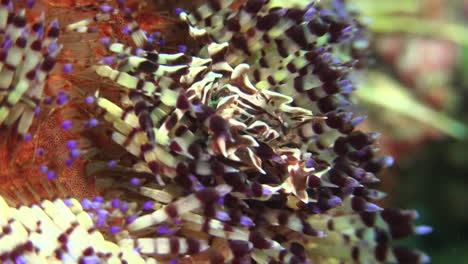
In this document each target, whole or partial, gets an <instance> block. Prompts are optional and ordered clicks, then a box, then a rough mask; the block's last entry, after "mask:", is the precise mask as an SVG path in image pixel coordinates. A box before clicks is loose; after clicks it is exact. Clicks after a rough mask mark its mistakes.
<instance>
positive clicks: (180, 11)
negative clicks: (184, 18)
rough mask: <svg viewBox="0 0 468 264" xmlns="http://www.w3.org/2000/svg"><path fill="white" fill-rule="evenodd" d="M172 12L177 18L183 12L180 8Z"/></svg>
mask: <svg viewBox="0 0 468 264" xmlns="http://www.w3.org/2000/svg"><path fill="white" fill-rule="evenodd" d="M174 12H175V14H176V15H178V16H179V15H180V14H182V13H183V12H184V10H183V9H182V8H176V9H175V10H174Z"/></svg>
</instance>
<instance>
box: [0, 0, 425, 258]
mask: <svg viewBox="0 0 468 264" xmlns="http://www.w3.org/2000/svg"><path fill="white" fill-rule="evenodd" d="M4 2H9V1H4ZM3 8H4V9H3V10H5V8H6V7H5V6H3ZM133 8H134V9H133V10H132V9H131V8H130V7H129V6H128V4H127V5H126V4H125V3H124V1H117V3H114V2H109V3H106V4H103V5H87V6H82V7H80V8H79V9H80V10H86V11H87V12H88V11H89V12H93V13H94V16H93V17H91V18H88V19H85V20H81V21H78V22H76V23H72V24H69V25H67V27H66V31H67V32H68V34H71V33H73V34H84V35H86V34H89V35H93V34H96V32H100V31H99V30H100V29H101V30H102V29H103V28H104V29H106V31H105V33H104V35H105V34H107V33H109V34H110V36H111V37H112V38H109V37H105V38H102V39H100V40H99V42H100V43H101V44H102V46H103V47H102V48H101V49H99V50H98V52H96V53H97V54H96V57H97V59H95V60H94V61H93V62H92V65H89V67H86V68H87V69H92V70H93V71H95V75H94V78H95V79H98V80H100V81H101V84H102V85H99V86H98V87H87V88H83V89H84V90H85V91H84V93H81V94H80V93H76V94H75V93H73V97H75V96H76V97H78V98H79V99H76V98H75V99H73V100H71V101H73V102H74V103H73V102H68V100H69V98H68V95H67V94H66V93H62V95H61V94H58V96H57V104H59V105H61V104H67V105H70V106H71V107H68V108H69V111H68V112H64V116H66V117H67V119H64V120H61V123H60V124H57V125H58V126H60V127H61V128H60V129H61V130H63V132H62V133H66V132H67V131H71V133H78V134H79V135H80V138H79V140H78V141H76V140H73V139H72V140H68V141H67V143H66V147H67V149H68V150H69V154H68V159H67V160H66V164H67V165H72V164H73V163H74V162H84V160H83V158H82V156H85V160H86V163H87V174H88V175H87V176H86V177H95V179H96V185H97V187H98V190H99V192H100V193H101V194H102V195H103V196H104V197H105V199H104V198H100V197H96V198H94V199H83V200H82V201H81V204H80V203H78V201H77V200H75V199H73V198H72V199H64V200H63V199H55V200H53V202H50V201H47V200H46V201H43V202H42V203H41V204H40V206H38V205H33V206H31V207H26V206H22V207H19V209H13V208H9V207H8V205H6V203H2V204H1V206H2V207H3V208H4V210H1V217H2V218H1V219H2V221H3V222H2V226H4V228H3V231H2V232H3V233H2V236H1V237H0V249H1V250H2V251H1V252H0V257H1V259H2V261H12V262H13V261H16V262H18V261H20V260H18V259H24V260H21V261H27V260H30V261H38V262H39V261H40V258H43V259H44V261H49V262H52V261H56V262H58V263H60V261H61V262H64V263H65V262H68V261H70V262H72V263H74V262H76V263H101V262H105V263H119V261H120V263H140V262H141V263H143V262H144V263H177V262H179V263H425V262H428V257H427V256H426V255H424V254H423V253H421V252H419V251H417V250H413V249H408V248H405V247H392V245H391V244H392V241H393V240H396V239H400V238H403V237H406V236H409V235H413V234H425V233H427V232H429V231H430V228H428V227H425V226H419V227H415V226H413V225H412V224H411V221H412V220H414V219H415V218H417V213H416V212H415V211H403V210H397V209H382V208H380V207H378V206H377V205H376V204H374V203H373V202H372V201H373V200H378V199H379V198H381V197H383V194H382V193H380V192H379V191H377V190H374V189H371V188H369V187H368V185H369V184H371V183H374V182H377V181H378V178H377V177H376V175H375V174H376V173H377V172H379V171H380V170H381V169H382V168H384V167H387V166H389V165H391V164H392V162H393V160H392V158H390V157H384V156H379V155H378V154H377V152H378V150H377V148H376V146H375V144H374V143H375V141H376V140H377V138H378V134H377V133H364V132H361V131H359V130H357V129H355V127H356V126H357V125H358V124H359V123H360V122H361V121H362V118H361V117H359V116H357V115H355V114H354V113H353V112H352V111H351V109H352V108H351V107H350V106H351V105H352V102H351V94H352V92H353V91H354V89H355V88H354V83H353V81H352V79H354V76H353V73H354V71H356V67H358V66H363V65H364V64H363V56H364V55H365V47H366V45H365V43H366V40H365V35H366V33H365V27H363V26H362V25H361V24H360V23H359V22H358V21H357V20H356V19H355V18H354V16H353V13H351V12H348V11H347V10H346V9H345V7H344V5H343V2H342V1H331V2H329V3H326V4H316V3H309V4H307V5H299V4H298V5H292V6H288V7H283V6H278V2H276V1H271V2H269V1H263V0H250V1H239V2H233V1H229V0H218V1H217V0H210V1H207V3H206V4H204V5H202V6H201V7H199V8H198V9H196V10H195V11H193V12H188V13H187V12H185V11H184V10H182V9H176V15H177V16H178V17H179V20H180V22H178V23H176V22H173V24H174V25H173V26H174V28H176V27H179V28H181V30H182V31H184V32H186V34H187V35H188V36H187V38H186V42H185V44H186V45H180V46H179V47H178V49H177V51H173V52H168V51H167V52H166V51H164V52H162V51H161V50H162V49H164V42H165V40H166V39H168V38H170V35H171V31H167V32H166V34H163V35H162V34H159V33H158V32H145V31H144V30H142V29H141V28H140V25H139V23H138V21H137V17H138V16H137V15H136V14H135V13H136V12H134V10H135V7H133ZM10 9H11V8H10ZM0 11H2V10H1V9H0ZM0 14H1V13H0ZM0 18H1V16H0ZM140 18H141V17H140ZM114 19H115V20H116V21H118V23H114V24H112V25H109V24H106V23H109V21H114ZM143 20H144V19H143ZM122 21H124V22H123V24H124V26H122V27H121V25H122ZM169 24H170V23H169ZM54 25H55V24H54ZM146 26H147V29H151V28H157V27H150V26H148V24H146ZM116 30H117V31H118V30H121V31H120V32H119V33H116ZM106 32H107V33H106ZM19 34H20V33H19ZM98 34H99V33H98ZM121 34H123V35H124V36H123V37H120V35H121ZM95 42H97V41H95ZM65 48H66V47H65ZM54 54H55V53H54ZM45 56H47V54H46V55H45ZM26 58H27V57H26ZM78 64H79V63H77V65H78ZM78 66H80V65H78ZM63 71H64V72H65V73H66V74H68V73H70V71H72V66H71V65H70V64H65V65H64V68H63ZM73 76H74V77H73ZM78 76H79V74H77V73H75V74H74V75H73V74H72V77H70V78H71V79H70V82H71V83H72V85H79V84H78V83H77V82H75V81H74V80H73V78H77V77H78ZM70 93H72V92H70ZM83 94H87V95H83ZM13 95H14V96H15V97H18V98H22V96H20V94H18V92H17V91H16V90H15V89H13V90H11V91H8V92H7V96H6V97H5V98H9V96H13ZM85 96H86V97H85ZM70 97H72V96H70ZM78 101H81V102H82V105H80V106H76V105H75V104H77V103H76V102H78ZM16 102H17V101H15V103H16ZM73 106H75V107H73ZM0 113H1V112H0ZM4 115H5V116H11V113H10V112H4ZM82 119H83V120H85V122H84V123H78V122H82V121H83V120H82ZM20 124H21V121H20ZM78 124H79V125H78ZM19 127H21V126H18V128H19ZM20 133H22V130H20ZM110 149H112V151H109V150H110ZM64 166H65V165H64ZM39 169H40V170H41V171H42V172H43V173H46V174H47V177H48V178H49V180H50V181H51V182H52V183H53V184H55V185H57V186H58V188H60V186H62V185H64V183H63V180H62V182H61V181H60V179H63V178H60V177H57V175H56V174H55V172H53V173H51V171H49V170H48V168H47V167H40V168H39ZM59 176H60V175H59ZM57 178H58V179H57ZM33 187H34V186H33ZM67 189H69V188H67ZM66 191H67V190H65V192H66ZM8 200H12V199H11V198H10V199H8ZM28 216H30V218H29V217H28ZM33 217H35V218H36V219H37V220H38V221H36V222H34V221H33V220H32V219H33ZM51 220H52V221H51ZM43 225H46V226H47V227H44V228H43ZM86 231H87V234H86ZM13 234H21V236H19V235H18V236H16V235H15V236H13ZM42 234H44V235H50V236H51V237H54V238H56V239H53V240H52V241H51V242H50V243H43V241H42V240H41V237H42ZM15 237H16V238H15ZM12 242H14V243H12ZM32 259H34V260H32ZM36 259H37V260H36Z"/></svg>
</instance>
